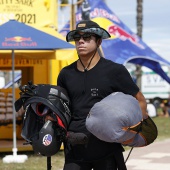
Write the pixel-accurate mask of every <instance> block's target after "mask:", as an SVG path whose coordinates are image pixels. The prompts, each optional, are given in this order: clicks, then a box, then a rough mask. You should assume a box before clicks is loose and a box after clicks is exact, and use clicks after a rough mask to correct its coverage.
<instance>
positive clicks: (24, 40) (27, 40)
mask: <svg viewBox="0 0 170 170" xmlns="http://www.w3.org/2000/svg"><path fill="white" fill-rule="evenodd" d="M2 46H3V47H19V46H21V47H36V46H37V43H36V42H33V41H32V39H31V37H20V36H15V37H6V38H5V40H4V42H2Z"/></svg>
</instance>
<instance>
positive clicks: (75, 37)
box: [73, 33, 91, 41]
mask: <svg viewBox="0 0 170 170" xmlns="http://www.w3.org/2000/svg"><path fill="white" fill-rule="evenodd" d="M81 37H82V38H83V40H84V41H89V40H90V39H91V34H89V33H85V34H83V35H81V34H75V35H73V39H74V41H79V40H80V39H81Z"/></svg>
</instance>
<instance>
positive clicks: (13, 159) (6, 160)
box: [2, 50, 28, 163]
mask: <svg viewBox="0 0 170 170" xmlns="http://www.w3.org/2000/svg"><path fill="white" fill-rule="evenodd" d="M14 73H15V54H14V50H12V104H13V105H12V114H13V148H12V152H13V155H7V156H5V157H4V158H3V159H2V161H3V162H4V163H13V162H16V163H23V162H25V161H26V160H27V159H28V156H27V155H17V151H18V149H17V142H16V141H17V139H16V114H15V106H14V103H15V84H14V83H15V82H14Z"/></svg>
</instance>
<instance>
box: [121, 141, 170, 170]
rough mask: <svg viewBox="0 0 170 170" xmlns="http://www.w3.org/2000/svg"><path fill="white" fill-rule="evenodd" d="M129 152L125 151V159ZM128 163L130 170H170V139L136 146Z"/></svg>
mask: <svg viewBox="0 0 170 170" xmlns="http://www.w3.org/2000/svg"><path fill="white" fill-rule="evenodd" d="M128 153H129V151H126V152H125V153H124V157H125V159H126V158H127V155H128ZM126 165H127V169H128V170H170V139H168V140H165V141H155V142H154V143H152V144H150V145H148V146H146V147H142V148H134V149H133V151H132V153H131V155H130V157H129V159H128V160H127V163H126Z"/></svg>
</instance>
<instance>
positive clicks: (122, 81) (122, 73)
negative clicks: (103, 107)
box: [57, 58, 139, 161]
mask: <svg viewBox="0 0 170 170" xmlns="http://www.w3.org/2000/svg"><path fill="white" fill-rule="evenodd" d="M57 85H59V86H61V87H63V88H65V89H66V90H67V92H68V95H69V97H70V100H71V112H72V114H73V119H72V121H71V124H70V126H69V130H70V131H73V132H83V133H86V134H87V135H88V136H89V138H90V139H89V143H88V145H86V146H74V147H73V148H72V150H71V151H70V152H69V153H68V157H70V158H74V159H77V160H85V161H86V160H97V159H102V158H103V157H105V156H107V155H109V154H110V153H112V152H113V151H114V150H115V148H116V147H117V148H118V147H120V146H119V144H112V143H107V142H104V141H100V140H99V139H97V138H96V137H94V136H93V135H91V134H90V133H89V132H88V131H87V129H86V127H85V120H86V117H87V115H88V113H89V111H90V109H91V108H92V106H93V105H94V104H95V103H96V102H99V101H100V100H102V99H103V98H104V97H106V96H108V95H109V94H111V93H113V92H123V93H125V94H130V95H135V94H137V92H138V91H139V88H138V87H137V85H136V84H135V83H134V82H133V80H132V78H131V76H130V74H129V72H128V71H127V69H126V68H125V67H124V66H123V65H121V64H117V63H114V62H112V61H110V60H107V59H105V58H100V60H99V62H98V63H97V64H96V65H95V67H93V68H92V69H90V70H89V71H86V72H81V71H79V70H78V69H77V63H76V62H74V63H72V64H71V65H69V66H66V67H65V68H63V69H62V70H61V72H60V74H59V76H58V80H57ZM120 105H121V103H120ZM103 121H104V120H103ZM115 146H116V147H115Z"/></svg>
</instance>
